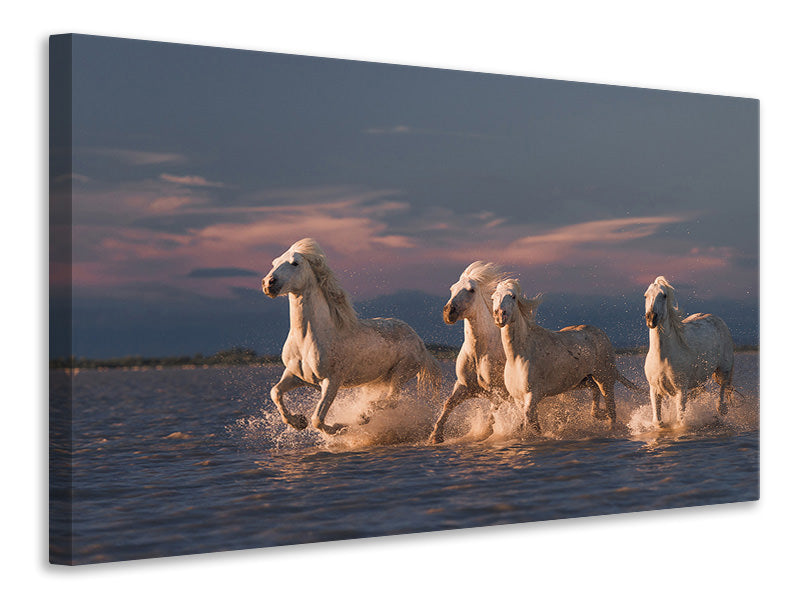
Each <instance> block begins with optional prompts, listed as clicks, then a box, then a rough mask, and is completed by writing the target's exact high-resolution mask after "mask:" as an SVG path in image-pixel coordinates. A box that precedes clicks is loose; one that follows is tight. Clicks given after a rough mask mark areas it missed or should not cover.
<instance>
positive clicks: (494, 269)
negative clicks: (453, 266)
mask: <svg viewBox="0 0 800 600" xmlns="http://www.w3.org/2000/svg"><path fill="white" fill-rule="evenodd" d="M507 275H508V274H507V273H504V272H503V271H502V270H501V269H500V266H499V265H496V264H495V263H491V262H483V261H482V260H476V261H475V262H474V263H472V264H471V265H469V266H468V267H467V268H466V269H464V272H463V273H462V274H461V277H460V279H463V278H468V279H472V280H474V281H476V282H477V283H478V288H479V291H480V293H481V297H482V298H483V300H484V302H486V304H487V305H488V306H491V305H492V293H494V290H495V288H497V284H498V283H500V282H501V281H502V280H503V278H504V277H506V276H507Z"/></svg>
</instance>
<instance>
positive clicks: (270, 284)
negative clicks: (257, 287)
mask: <svg viewBox="0 0 800 600" xmlns="http://www.w3.org/2000/svg"><path fill="white" fill-rule="evenodd" d="M261 290H262V291H263V292H264V293H265V294H266V295H267V296H269V297H270V298H275V297H276V296H277V295H278V293H279V292H280V291H281V290H280V286H279V285H278V282H277V280H276V279H275V278H274V277H270V278H269V279H267V278H266V277H265V278H264V279H262V280H261Z"/></svg>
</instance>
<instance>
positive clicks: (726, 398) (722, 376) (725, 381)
mask: <svg viewBox="0 0 800 600" xmlns="http://www.w3.org/2000/svg"><path fill="white" fill-rule="evenodd" d="M713 378H714V381H716V382H717V383H718V384H719V399H718V400H717V412H718V413H719V414H720V416H725V415H726V414H728V403H729V402H730V401H731V399H732V398H733V386H732V385H731V382H732V381H733V369H731V370H730V371H728V372H727V373H726V372H723V371H722V369H721V368H720V369H717V370H716V371H714V375H713Z"/></svg>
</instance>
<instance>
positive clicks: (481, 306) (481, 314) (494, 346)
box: [430, 261, 509, 444]
mask: <svg viewBox="0 0 800 600" xmlns="http://www.w3.org/2000/svg"><path fill="white" fill-rule="evenodd" d="M502 278H503V273H501V272H500V270H499V267H498V266H497V265H495V264H493V263H486V262H481V261H476V262H474V263H472V264H471V265H469V266H468V267H467V268H466V269H464V272H463V273H462V274H461V276H460V277H459V278H458V281H457V282H456V283H454V284H453V285H452V286H450V300H448V302H447V304H445V306H444V322H445V323H447V324H449V325H453V324H454V323H456V321H458V320H459V319H463V320H464V343H463V344H462V345H461V350H459V352H458V358H457V359H456V384H455V386H454V387H453V391H452V393H451V394H450V397H449V398H447V400H446V401H445V403H444V407H443V408H442V414H441V415H440V416H439V419H438V420H437V421H436V425H435V426H434V428H433V433H432V434H431V437H430V442H431V443H433V444H439V443H441V442H442V441H444V435H443V429H444V424H445V421H447V417H448V416H449V415H450V413H451V412H452V411H453V409H455V408H456V407H457V406H458V405H459V404H461V403H462V402H463V401H464V400H466V399H467V398H475V397H481V398H488V399H489V400H491V402H492V404H493V405H497V404H498V403H499V402H500V401H502V400H505V399H507V398H508V397H509V396H508V391H506V386H505V383H504V382H503V367H504V366H505V363H506V355H505V353H504V352H503V344H502V342H501V341H500V330H499V329H497V327H495V325H494V323H493V321H492V309H491V303H492V292H493V291H494V289H495V287H497V284H498V282H499V281H500V280H501V279H502Z"/></svg>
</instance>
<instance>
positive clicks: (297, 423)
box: [286, 415, 308, 431]
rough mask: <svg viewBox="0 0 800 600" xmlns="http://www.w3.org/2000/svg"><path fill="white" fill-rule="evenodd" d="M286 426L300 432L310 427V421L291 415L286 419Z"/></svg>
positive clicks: (301, 416)
mask: <svg viewBox="0 0 800 600" xmlns="http://www.w3.org/2000/svg"><path fill="white" fill-rule="evenodd" d="M286 424H287V425H289V426H290V427H294V428H295V429H297V430H298V431H302V430H303V429H305V428H306V427H308V419H306V418H305V417H304V416H303V415H289V416H288V417H286Z"/></svg>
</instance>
